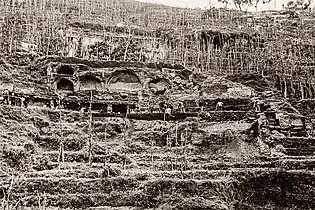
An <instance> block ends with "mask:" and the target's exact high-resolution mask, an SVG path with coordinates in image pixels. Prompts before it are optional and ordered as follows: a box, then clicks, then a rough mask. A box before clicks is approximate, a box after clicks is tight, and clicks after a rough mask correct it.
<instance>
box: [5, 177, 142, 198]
mask: <svg viewBox="0 0 315 210" xmlns="http://www.w3.org/2000/svg"><path fill="white" fill-rule="evenodd" d="M10 184H11V183H10V182H9V181H8V182H6V183H1V186H0V189H1V190H5V189H7V188H8V187H10ZM140 185H141V183H140V181H139V180H137V179H136V178H131V177H111V178H93V179H89V178H74V177H62V178H56V177H54V178H43V177H40V178H23V179H21V180H17V181H16V182H15V183H14V184H13V187H12V193H13V194H16V193H17V194H19V193H22V194H23V193H24V194H25V196H29V195H36V194H38V193H39V194H42V193H47V194H52V195H58V194H75V193H86V194H92V193H104V194H108V193H111V192H112V191H114V190H115V191H126V190H131V189H136V188H138V187H139V186H140Z"/></svg>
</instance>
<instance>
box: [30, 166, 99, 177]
mask: <svg viewBox="0 0 315 210" xmlns="http://www.w3.org/2000/svg"><path fill="white" fill-rule="evenodd" d="M102 172H103V170H101V169H94V168H86V169H65V170H58V169H54V170H43V171H34V172H30V173H27V174H25V177H26V178H35V177H37V178H40V177H42V178H53V177H55V178H62V177H64V178H67V177H73V178H100V177H101V176H102Z"/></svg>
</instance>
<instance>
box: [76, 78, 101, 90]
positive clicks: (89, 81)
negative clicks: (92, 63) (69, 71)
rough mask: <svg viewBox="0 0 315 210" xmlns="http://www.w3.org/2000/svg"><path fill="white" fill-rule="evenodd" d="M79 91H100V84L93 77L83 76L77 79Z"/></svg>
mask: <svg viewBox="0 0 315 210" xmlns="http://www.w3.org/2000/svg"><path fill="white" fill-rule="evenodd" d="M79 82H80V90H101V89H102V82H101V80H100V79H98V78H97V77H95V76H93V75H84V76H80V77H79Z"/></svg>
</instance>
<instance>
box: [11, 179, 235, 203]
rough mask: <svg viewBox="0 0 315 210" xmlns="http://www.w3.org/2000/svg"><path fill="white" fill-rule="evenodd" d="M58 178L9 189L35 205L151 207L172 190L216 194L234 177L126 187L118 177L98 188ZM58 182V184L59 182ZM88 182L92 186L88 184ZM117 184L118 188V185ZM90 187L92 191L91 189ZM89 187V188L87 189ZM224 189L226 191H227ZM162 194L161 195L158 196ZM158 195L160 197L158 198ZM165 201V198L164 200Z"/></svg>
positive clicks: (192, 194) (229, 188)
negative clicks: (23, 188)
mask: <svg viewBox="0 0 315 210" xmlns="http://www.w3.org/2000/svg"><path fill="white" fill-rule="evenodd" d="M60 182H62V181H60V180H59V182H57V183H59V185H58V186H49V187H50V188H49V189H47V186H39V187H40V188H37V189H45V188H46V189H47V190H46V191H43V190H36V192H35V191H34V193H28V191H25V192H20V193H16V192H13V194H14V195H13V196H14V197H15V198H17V199H21V202H22V203H23V204H24V205H26V206H38V204H39V203H45V204H46V206H50V207H60V208H71V209H77V208H80V209H82V208H83V209H86V208H89V207H99V206H109V207H126V206H129V207H133V206H134V207H141V208H145V209H147V208H154V207H156V206H157V205H158V204H160V202H161V201H164V199H165V197H167V196H170V197H171V196H172V194H176V195H177V196H178V195H180V194H182V196H185V197H195V196H202V195H207V196H220V195H221V193H220V191H218V190H219V189H222V187H223V186H224V187H225V188H226V189H225V190H227V191H230V190H232V188H233V184H232V185H231V183H233V182H234V180H229V179H225V180H215V179H210V180H181V179H156V180H150V181H146V182H143V183H142V184H141V185H139V186H133V188H130V189H126V186H125V185H124V183H120V182H119V181H118V182H117V181H116V182H115V181H113V182H112V183H107V182H106V183H102V184H103V185H102V188H104V189H107V190H104V189H102V188H100V190H98V189H93V188H94V187H97V186H95V184H94V183H92V184H90V185H89V183H87V184H86V185H81V183H80V184H77V185H73V184H72V183H70V187H72V188H74V189H75V190H72V191H70V190H67V189H69V185H63V184H64V183H60ZM61 184H62V186H61ZM23 185H25V184H23ZM91 185H92V186H91ZM118 187H120V188H118ZM92 189H93V191H92ZM26 190H28V189H26ZM90 190H91V191H90ZM227 191H226V192H227ZM226 192H222V195H221V196H224V195H226V194H225V193H226ZM162 197H163V198H162ZM160 199H161V200H160ZM164 202H165V201H164Z"/></svg>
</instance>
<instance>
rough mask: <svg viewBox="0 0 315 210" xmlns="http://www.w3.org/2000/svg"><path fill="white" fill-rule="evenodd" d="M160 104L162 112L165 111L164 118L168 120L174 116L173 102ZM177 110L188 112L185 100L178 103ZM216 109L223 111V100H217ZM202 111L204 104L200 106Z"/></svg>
mask: <svg viewBox="0 0 315 210" xmlns="http://www.w3.org/2000/svg"><path fill="white" fill-rule="evenodd" d="M159 105H160V110H161V112H162V113H164V120H166V121H168V120H170V119H172V118H174V116H173V115H172V112H173V106H172V105H171V104H167V103H165V102H161V103H160V104H159ZM177 111H178V112H179V113H185V112H186V110H185V106H184V103H183V102H179V103H178V106H177ZM215 111H220V112H222V111H223V102H222V101H218V102H217V104H216V108H215ZM200 112H204V110H203V106H201V107H200ZM207 116H208V117H209V116H210V113H207Z"/></svg>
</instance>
